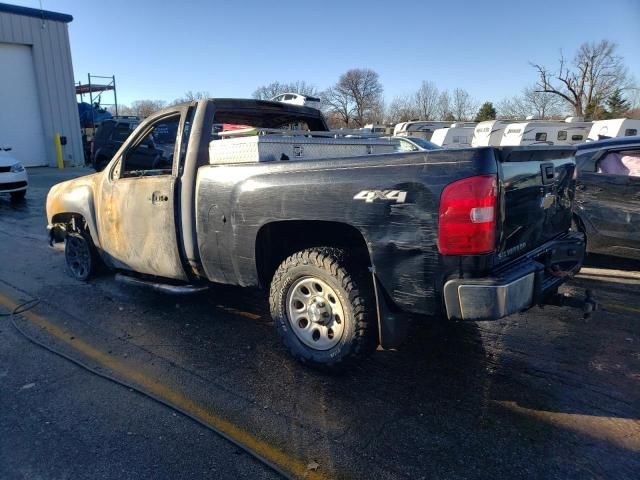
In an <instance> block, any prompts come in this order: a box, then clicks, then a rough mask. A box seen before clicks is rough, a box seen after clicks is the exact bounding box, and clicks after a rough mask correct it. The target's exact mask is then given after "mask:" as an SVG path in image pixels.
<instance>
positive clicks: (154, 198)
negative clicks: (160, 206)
mask: <svg viewBox="0 0 640 480" xmlns="http://www.w3.org/2000/svg"><path fill="white" fill-rule="evenodd" d="M168 201H169V197H168V196H167V195H165V194H164V193H162V192H153V193H152V194H151V203H153V204H154V205H155V204H156V203H160V202H168Z"/></svg>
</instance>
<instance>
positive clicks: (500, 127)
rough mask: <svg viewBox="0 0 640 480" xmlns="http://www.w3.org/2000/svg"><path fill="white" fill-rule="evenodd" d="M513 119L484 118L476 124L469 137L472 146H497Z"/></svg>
mask: <svg viewBox="0 0 640 480" xmlns="http://www.w3.org/2000/svg"><path fill="white" fill-rule="evenodd" d="M512 123H514V122H513V120H486V121H484V122H480V123H479V124H478V125H476V128H475V129H474V131H473V138H472V139H471V146H472V147H488V146H494V147H497V146H499V145H500V142H501V141H502V135H503V134H504V130H505V128H507V126H508V125H510V124H512Z"/></svg>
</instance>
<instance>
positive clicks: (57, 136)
mask: <svg viewBox="0 0 640 480" xmlns="http://www.w3.org/2000/svg"><path fill="white" fill-rule="evenodd" d="M53 144H54V145H55V147H56V160H57V161H58V168H60V169H63V168H64V159H63V158H62V143H60V134H59V133H56V134H55V135H54V136H53Z"/></svg>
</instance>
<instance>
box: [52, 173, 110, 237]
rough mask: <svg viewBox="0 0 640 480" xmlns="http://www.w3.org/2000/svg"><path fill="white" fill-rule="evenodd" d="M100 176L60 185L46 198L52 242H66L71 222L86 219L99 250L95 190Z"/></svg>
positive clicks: (55, 186) (82, 178) (81, 178)
mask: <svg viewBox="0 0 640 480" xmlns="http://www.w3.org/2000/svg"><path fill="white" fill-rule="evenodd" d="M99 178H100V177H99V176H98V175H97V174H96V175H88V176H86V177H80V178H77V179H74V180H69V181H66V182H62V183H58V184H56V185H54V186H53V187H51V189H50V190H49V193H48V195H47V203H46V209H47V223H48V225H47V229H48V230H49V232H50V235H51V238H52V240H55V241H60V240H62V239H64V232H65V231H66V230H67V229H68V228H69V224H70V222H72V221H75V222H78V221H81V220H83V221H84V222H85V224H86V227H87V228H88V230H89V233H90V235H91V238H92V240H93V243H94V244H95V245H96V246H97V247H99V246H100V238H99V232H98V228H97V221H96V207H95V194H94V192H95V190H96V183H97V182H98V179H99Z"/></svg>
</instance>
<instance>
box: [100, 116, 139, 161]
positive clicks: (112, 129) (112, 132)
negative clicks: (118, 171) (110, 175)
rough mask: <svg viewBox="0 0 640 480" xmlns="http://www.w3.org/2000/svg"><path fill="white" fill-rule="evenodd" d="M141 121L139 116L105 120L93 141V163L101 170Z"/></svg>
mask: <svg viewBox="0 0 640 480" xmlns="http://www.w3.org/2000/svg"><path fill="white" fill-rule="evenodd" d="M139 123H140V119H139V118H138V117H121V118H120V117H116V118H111V119H108V120H104V121H103V122H102V123H101V124H100V126H99V127H98V128H97V130H96V134H95V136H94V138H93V142H92V143H91V165H92V166H93V168H95V169H96V171H98V172H99V171H101V170H102V169H104V167H105V166H106V165H107V163H109V161H110V160H111V158H112V157H113V155H114V154H115V153H116V151H118V149H119V148H120V146H121V145H122V143H123V142H124V141H125V140H126V139H127V137H129V134H131V132H133V130H135V128H136V127H137V126H138V124H139Z"/></svg>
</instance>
